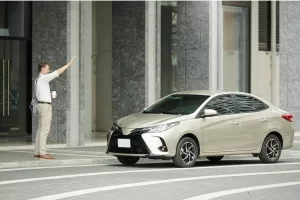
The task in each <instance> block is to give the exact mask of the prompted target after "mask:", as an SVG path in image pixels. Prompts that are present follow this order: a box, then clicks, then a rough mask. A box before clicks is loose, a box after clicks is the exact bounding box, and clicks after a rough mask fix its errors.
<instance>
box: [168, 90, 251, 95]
mask: <svg viewBox="0 0 300 200" xmlns="http://www.w3.org/2000/svg"><path fill="white" fill-rule="evenodd" d="M173 94H191V95H206V96H213V95H216V94H244V95H249V96H255V95H253V94H250V93H246V92H238V91H222V90H214V91H213V90H188V91H180V92H176V93H173Z"/></svg>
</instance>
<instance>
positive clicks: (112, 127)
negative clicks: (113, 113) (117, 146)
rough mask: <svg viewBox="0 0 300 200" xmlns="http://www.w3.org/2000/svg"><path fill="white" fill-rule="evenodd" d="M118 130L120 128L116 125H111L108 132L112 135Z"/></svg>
mask: <svg viewBox="0 0 300 200" xmlns="http://www.w3.org/2000/svg"><path fill="white" fill-rule="evenodd" d="M119 129H120V128H119V127H118V126H117V125H116V123H113V124H112V126H111V128H110V130H109V132H110V133H113V132H115V131H117V130H119Z"/></svg>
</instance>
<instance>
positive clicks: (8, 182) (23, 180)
mask: <svg viewBox="0 0 300 200" xmlns="http://www.w3.org/2000/svg"><path fill="white" fill-rule="evenodd" d="M299 164H300V162H297V163H277V164H253V165H226V166H212V167H192V168H171V169H170V168H163V169H145V170H125V171H108V172H94V173H83V174H70V175H60V176H48V177H39V178H28V179H16V180H8V181H0V185H8V184H15V183H27V182H34V181H44V180H57V179H66V178H77V177H87V176H100V175H110V174H125V173H142V172H159V171H184V170H185V171H190V170H205V169H220V168H235V167H263V166H277V165H278V166H279V165H299ZM299 172H300V171H299ZM275 173H276V172H275Z"/></svg>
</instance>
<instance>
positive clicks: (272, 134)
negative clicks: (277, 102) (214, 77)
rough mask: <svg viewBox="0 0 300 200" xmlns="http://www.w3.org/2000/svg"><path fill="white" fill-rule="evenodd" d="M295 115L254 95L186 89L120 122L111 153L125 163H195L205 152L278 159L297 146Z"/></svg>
mask: <svg viewBox="0 0 300 200" xmlns="http://www.w3.org/2000/svg"><path fill="white" fill-rule="evenodd" d="M292 118H293V116H292V115H291V114H289V113H288V112H285V111H283V110H280V109H279V108H277V107H276V106H274V105H272V104H271V103H269V102H267V101H265V100H264V99H261V98H259V97H257V96H254V95H252V94H248V93H241V92H220V91H218V92H211V91H184V92H179V93H174V94H171V95H168V96H166V97H164V98H162V99H160V100H159V101H157V102H156V103H154V104H153V105H152V106H150V107H149V108H146V109H145V110H143V111H142V112H140V113H136V114H133V115H130V116H126V117H124V118H122V119H119V120H117V121H116V122H115V123H114V124H113V125H112V127H111V129H110V131H109V133H108V135H107V153H108V154H110V155H113V156H116V157H117V159H118V160H119V161H120V162H121V163H123V164H125V165H133V164H135V163H136V162H138V160H139V159H140V158H153V159H172V160H173V162H174V164H175V165H176V166H177V167H192V166H193V165H194V164H195V162H196V160H197V158H198V157H199V156H205V157H206V158H207V159H208V160H210V161H213V162H217V161H220V160H221V159H222V158H223V157H224V155H237V154H252V155H253V156H255V157H259V158H260V160H261V161H262V162H264V163H274V162H277V161H278V159H279V157H280V154H281V150H283V149H287V148H291V147H292V146H293V140H294V130H293V127H292Z"/></svg>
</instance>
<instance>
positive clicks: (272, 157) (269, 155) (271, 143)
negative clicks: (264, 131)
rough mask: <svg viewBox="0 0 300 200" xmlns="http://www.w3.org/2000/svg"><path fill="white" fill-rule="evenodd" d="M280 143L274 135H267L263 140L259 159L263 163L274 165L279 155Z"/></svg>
mask: <svg viewBox="0 0 300 200" xmlns="http://www.w3.org/2000/svg"><path fill="white" fill-rule="evenodd" d="M281 149H282V147H281V142H280V140H279V139H278V137H277V136H276V135H273V134H271V135H269V136H267V137H266V138H265V140H264V142H263V145H262V148H261V151H260V154H259V159H260V160H261V161H262V162H263V163H276V162H277V161H278V159H279V157H280V155H281Z"/></svg>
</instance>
